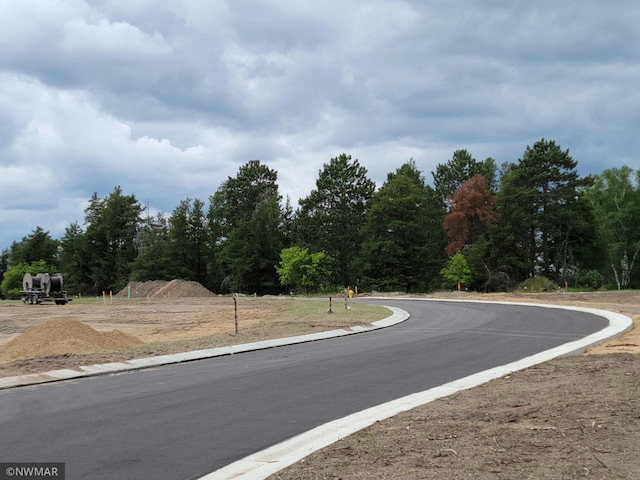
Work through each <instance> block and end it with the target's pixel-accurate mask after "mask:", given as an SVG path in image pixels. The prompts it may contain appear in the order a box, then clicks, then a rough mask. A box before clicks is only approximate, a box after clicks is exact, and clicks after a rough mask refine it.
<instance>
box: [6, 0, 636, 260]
mask: <svg viewBox="0 0 640 480" xmlns="http://www.w3.org/2000/svg"><path fill="white" fill-rule="evenodd" d="M0 19H1V20H2V28H0V250H2V249H5V248H8V247H9V246H10V245H11V243H12V242H13V241H21V240H22V238H24V237H25V236H28V235H30V234H31V233H32V232H33V230H35V229H36V227H41V228H43V229H44V230H45V231H48V232H49V233H50V235H51V237H52V238H61V237H62V236H63V235H64V230H65V228H66V227H68V226H69V225H71V224H72V223H73V222H78V223H79V224H80V225H83V223H84V209H85V207H86V206H87V202H88V200H89V199H90V197H91V196H92V194H93V193H97V194H98V197H100V198H105V197H107V196H109V194H110V193H111V192H113V190H114V188H115V187H116V186H120V187H121V188H122V191H123V193H124V194H125V195H131V194H133V195H135V197H136V198H137V199H138V201H139V202H140V203H141V204H142V205H143V206H147V207H148V208H149V209H150V211H151V212H152V213H155V212H164V213H166V214H167V215H169V214H170V213H171V212H172V211H173V210H174V209H175V208H176V207H177V205H178V203H179V202H180V201H181V200H185V199H187V198H191V199H194V198H199V199H201V200H203V201H204V202H205V203H206V204H207V205H208V198H209V196H210V195H212V194H213V193H215V192H216V190H218V188H219V187H220V185H221V184H222V183H223V182H224V181H225V180H227V179H228V178H229V177H235V176H236V175H237V173H238V169H239V168H240V167H241V166H242V165H244V164H245V163H247V162H248V161H250V160H260V161H261V162H262V163H263V164H265V165H267V166H268V167H269V168H271V169H273V170H276V171H277V172H278V185H279V188H280V193H281V195H282V196H283V197H285V198H286V197H287V196H289V197H290V198H291V201H292V204H293V206H294V207H296V206H297V202H298V200H299V199H300V198H304V197H306V196H307V195H309V193H310V192H311V190H312V189H313V188H315V182H316V180H317V178H318V174H319V172H320V170H321V169H322V168H323V165H324V164H327V163H329V162H330V160H331V158H335V157H337V156H338V155H340V154H342V153H346V154H349V155H351V156H352V158H355V159H358V161H359V162H360V164H361V165H363V166H364V167H365V168H367V170H368V174H369V177H370V178H371V179H372V180H374V181H375V182H376V185H377V186H378V187H380V186H381V185H382V184H383V183H384V181H385V180H386V177H387V173H389V172H394V171H395V170H396V169H397V168H399V167H400V166H401V165H402V164H404V163H406V162H407V161H409V160H410V159H413V160H414V161H415V163H416V165H417V167H418V168H419V169H420V170H421V171H422V172H423V175H424V177H425V180H426V181H427V183H431V182H432V175H431V172H433V171H435V169H436V166H437V165H438V164H444V163H446V162H447V161H449V160H450V159H451V157H452V155H453V152H454V151H456V150H458V149H466V150H467V151H469V153H470V154H471V155H472V156H473V157H474V158H476V159H477V160H484V159H485V158H487V157H492V158H494V159H495V160H496V162H497V164H498V165H500V164H502V163H503V162H517V161H518V159H519V158H521V157H522V155H523V153H524V151H525V149H526V147H527V146H533V144H534V143H535V142H536V141H538V140H540V139H541V138H545V139H547V140H554V141H555V142H556V143H557V144H559V145H560V146H561V147H562V148H563V149H568V150H569V152H570V155H571V156H572V157H573V158H574V160H577V162H578V172H579V173H580V174H581V175H588V174H599V173H602V172H603V171H604V170H606V169H608V168H614V167H621V166H623V165H628V166H630V167H632V168H633V169H640V156H639V155H638V152H639V151H640V132H639V130H640V28H638V25H640V2H637V1H635V0H619V1H612V2H603V1H601V0H580V1H577V0H575V1H564V2H558V1H557V0H538V1H535V2H531V1H512V0H486V1H483V2H478V1H475V0H415V1H413V0H359V1H356V0H323V1H322V2H302V1H299V0H271V1H260V0H228V1H223V0H171V1H162V0H91V1H87V0H22V1H15V0H0Z"/></svg>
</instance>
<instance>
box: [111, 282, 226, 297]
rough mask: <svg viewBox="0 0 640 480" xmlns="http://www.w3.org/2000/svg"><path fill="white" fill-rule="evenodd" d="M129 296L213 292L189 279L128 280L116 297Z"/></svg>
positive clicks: (201, 294)
mask: <svg viewBox="0 0 640 480" xmlns="http://www.w3.org/2000/svg"><path fill="white" fill-rule="evenodd" d="M128 295H131V298H182V297H213V296H215V293H213V292H211V291H210V290H207V289H206V288H205V287H204V286H202V284H200V283H198V282H192V281H189V280H180V279H176V280H171V281H170V282H169V281H167V280H150V281H148V282H130V283H129V285H128V286H126V287H125V288H123V289H122V290H120V291H119V292H118V293H117V294H116V297H127V296H128Z"/></svg>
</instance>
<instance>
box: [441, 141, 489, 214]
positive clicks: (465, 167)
mask: <svg viewBox="0 0 640 480" xmlns="http://www.w3.org/2000/svg"><path fill="white" fill-rule="evenodd" d="M496 172H497V167H496V162H495V160H493V158H487V159H486V160H484V161H482V162H478V161H477V160H476V159H475V158H473V157H472V156H471V154H470V153H469V152H468V151H467V150H456V151H455V152H453V156H452V158H451V160H449V161H448V162H447V163H445V164H438V165H437V166H436V171H435V173H434V172H431V174H432V176H433V185H434V188H435V191H436V194H437V195H438V196H439V197H440V199H441V200H442V201H443V202H444V203H445V204H448V202H449V199H450V198H451V197H452V196H453V194H454V193H455V192H456V190H458V189H459V188H460V186H461V185H462V184H463V183H464V182H466V181H467V180H469V179H471V178H472V177H475V176H476V175H482V176H483V177H484V178H485V179H486V180H487V188H488V190H489V192H491V193H495V191H496V189H497V178H496Z"/></svg>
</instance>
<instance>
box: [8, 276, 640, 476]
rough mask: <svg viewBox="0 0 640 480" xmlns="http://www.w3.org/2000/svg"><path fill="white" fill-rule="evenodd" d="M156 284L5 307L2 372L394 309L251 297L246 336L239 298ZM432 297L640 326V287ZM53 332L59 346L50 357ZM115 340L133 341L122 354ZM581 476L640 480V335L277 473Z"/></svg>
mask: <svg viewBox="0 0 640 480" xmlns="http://www.w3.org/2000/svg"><path fill="white" fill-rule="evenodd" d="M174 287H177V285H174ZM180 287H181V288H183V289H185V288H186V287H185V285H181V286H180ZM154 288H155V290H154V291H158V290H161V289H162V290H161V291H162V292H163V295H164V296H160V295H154V293H153V291H152V292H145V291H143V290H141V293H139V294H138V295H139V296H138V297H136V298H132V299H127V296H126V295H124V296H123V295H122V292H121V293H120V294H118V295H116V296H114V297H113V298H110V297H106V298H105V299H103V298H95V299H83V300H82V301H77V300H76V301H74V302H71V303H70V304H68V305H65V306H55V305H42V306H31V305H23V304H18V303H8V302H0V376H13V375H18V374H23V373H30V372H34V371H46V370H52V369H55V368H63V367H64V368H72V367H73V366H77V365H81V364H94V363H101V362H108V361H116V360H122V359H128V358H135V357H142V356H151V355H157V354H165V353H176V352H179V351H186V350H193V349H198V348H211V347H213V346H221V345H229V344H232V343H245V342H248V341H256V340H259V339H265V338H276V337H280V336H287V335H293V334H297V333H309V332H314V331H320V330H327V329H333V328H342V327H345V326H351V325H356V324H363V323H369V322H370V321H374V320H377V319H379V318H382V317H384V316H386V314H385V313H384V312H381V311H380V310H379V309H378V310H376V309H373V308H372V309H371V310H366V309H365V308H364V307H361V306H360V305H359V304H357V305H354V306H353V309H350V310H346V309H345V308H344V307H343V306H342V304H341V303H340V302H341V301H342V300H338V301H336V300H334V302H335V303H334V308H333V312H334V313H333V314H328V313H327V310H328V309H327V307H328V303H327V305H325V304H324V303H320V304H319V303H318V302H303V301H295V300H291V299H283V298H251V297H241V298H239V299H238V300H237V302H238V305H239V309H238V312H239V325H240V332H239V333H238V334H236V333H235V315H234V303H233V299H231V298H229V297H225V298H221V297H215V296H212V295H208V294H204V293H203V292H201V293H202V296H195V297H183V296H177V297H175V298H172V297H171V291H170V290H171V289H169V288H167V287H166V285H160V286H156V287H154ZM188 293H189V290H188V289H186V291H185V292H183V293H182V294H188ZM182 294H181V295H182ZM431 297H432V298H433V297H438V298H461V299H481V300H496V301H521V302H529V303H536V302H539V303H556V304H563V305H580V306H587V307H592V308H600V309H605V310H610V311H616V312H621V313H624V314H626V315H628V316H630V317H631V318H633V319H634V322H635V323H636V324H637V322H638V321H640V292H637V291H626V292H598V293H589V294H582V293H580V294H574V293H567V294H556V293H546V294H529V295H506V294H500V295H480V296H474V295H471V294H465V293H457V292H454V293H450V294H439V295H435V296H431ZM318 305H321V306H320V308H318ZM63 325H65V327H62V326H63ZM85 326H86V327H90V328H89V329H88V330H87V328H85ZM34 327H39V328H41V329H42V330H41V333H40V334H39V335H34V336H35V339H34V338H31V339H30V338H29V335H27V333H26V332H28V330H29V329H30V328H32V329H33V328H34ZM32 332H33V330H32ZM65 332H66V333H67V334H68V335H67V336H66V337H65ZM72 332H75V333H72ZM96 332H99V335H97V336H96ZM43 336H44V337H45V338H46V339H48V342H46V343H48V344H52V343H56V344H59V345H60V349H61V350H58V351H56V350H55V349H54V350H46V352H47V353H46V354H45V355H42V352H43V351H45V350H43V348H44V347H43V344H42V343H38V342H40V341H41V340H42V338H43ZM80 340H83V341H82V342H80ZM117 342H124V343H123V344H122V347H121V349H120V350H117V351H113V348H114V347H113V345H116V344H117ZM140 342H142V343H140ZM16 345H17V346H18V347H15V346H16ZM63 345H66V347H64V348H63V347H62V346H63ZM69 345H71V347H69ZM73 345H75V346H76V347H73ZM80 345H82V347H80ZM105 345H106V346H105ZM12 346H13V347H12ZM9 347H12V348H13V350H12V349H11V348H9ZM73 348H77V349H78V350H77V352H81V353H77V352H76V353H73ZM110 349H111V350H110ZM70 350H71V351H70ZM582 477H587V478H597V479H639V480H640V329H634V330H632V331H631V332H629V333H627V334H626V335H625V336H623V337H621V338H619V339H616V340H613V341H612V342H610V343H608V344H606V345H602V346H599V347H596V348H594V349H592V350H591V351H589V352H588V353H587V354H586V355H580V356H573V357H567V358H560V359H556V360H553V361H551V362H547V363H544V364H542V365H538V366H536V367H532V368H530V369H527V370H523V371H521V372H516V373H514V374H512V375H509V376H507V377H504V378H500V379H497V380H493V381H491V382H489V383H487V384H485V385H482V386H480V387H477V388H474V389H470V390H467V391H463V392H460V393H458V394H456V395H452V396H450V397H447V398H444V399H442V400H438V401H435V402H432V403H430V404H428V405H425V406H423V407H419V408H416V409H414V410H411V411H410V412H406V413H404V414H401V415H398V416H396V417H393V418H391V419H388V420H385V421H383V422H378V423H376V424H375V425H373V426H371V427H369V428H367V429H364V430H362V431H360V432H358V433H357V434H354V435H352V436H350V437H348V438H346V439H343V440H341V441H340V442H337V443H335V444H333V445H331V446H329V447H327V448H325V449H323V450H321V451H319V452H316V453H314V454H312V455H310V456H309V457H307V458H305V459H304V460H303V461H301V462H299V463H298V464H296V465H294V466H292V467H289V468H288V469H285V470H283V471H281V472H279V473H278V474H276V475H274V476H273V478H274V479H277V478H281V479H345V480H346V479H364V478H375V479H385V478H390V479H405V478H408V479H414V478H415V479H418V478H437V479H440V478H446V479H449V478H453V479H458V478H460V479H462V478H465V479H469V478H504V479H516V478H517V479H520V478H525V479H526V478H531V479H537V478H548V479H551V478H557V479H565V478H566V479H568V478H582Z"/></svg>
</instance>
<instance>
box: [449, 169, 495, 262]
mask: <svg viewBox="0 0 640 480" xmlns="http://www.w3.org/2000/svg"><path fill="white" fill-rule="evenodd" d="M496 199H497V197H496V196H495V195H492V194H491V192H490V191H489V188H488V185H487V179H486V178H485V177H483V176H482V175H475V176H473V177H471V178H470V179H469V180H467V181H466V182H464V183H462V184H461V185H460V187H459V188H458V190H456V192H455V193H454V194H453V196H452V197H450V198H449V203H450V205H451V207H450V208H451V210H450V212H449V213H448V214H447V215H446V216H445V218H444V222H443V227H444V230H445V232H446V233H447V238H448V239H449V241H450V243H449V245H447V248H446V251H447V254H448V255H449V256H453V255H454V254H456V253H457V252H460V251H461V250H462V249H463V248H464V247H465V246H467V245H472V244H473V243H475V242H476V241H477V240H478V239H479V238H480V236H481V235H482V233H483V232H484V230H485V228H486V226H487V225H488V224H489V223H493V222H496V221H497V220H498V213H497V212H496V211H495V210H494V208H493V206H494V204H495V202H496Z"/></svg>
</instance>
